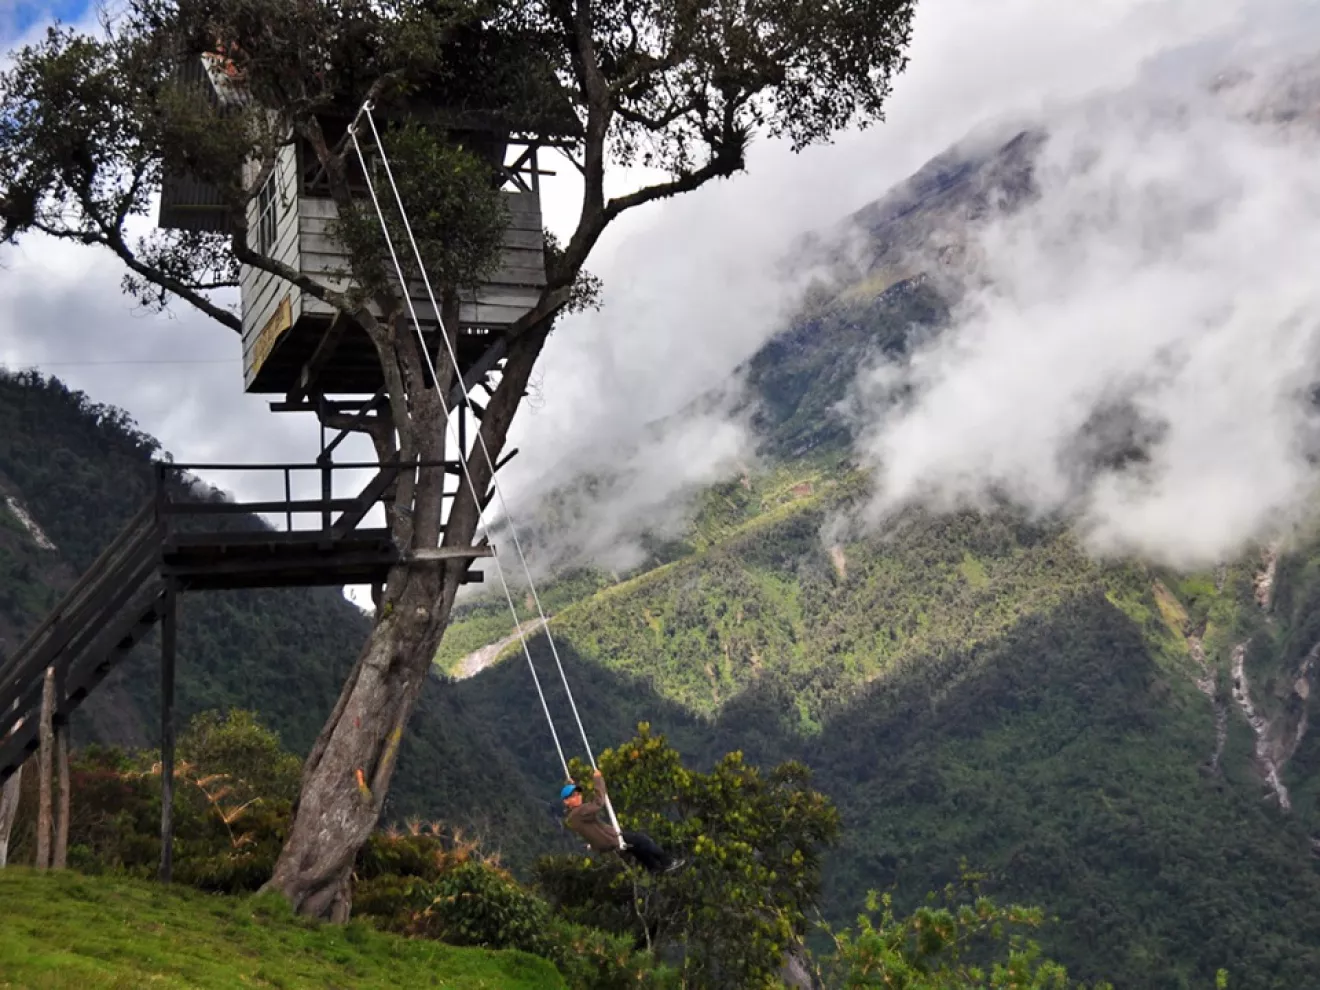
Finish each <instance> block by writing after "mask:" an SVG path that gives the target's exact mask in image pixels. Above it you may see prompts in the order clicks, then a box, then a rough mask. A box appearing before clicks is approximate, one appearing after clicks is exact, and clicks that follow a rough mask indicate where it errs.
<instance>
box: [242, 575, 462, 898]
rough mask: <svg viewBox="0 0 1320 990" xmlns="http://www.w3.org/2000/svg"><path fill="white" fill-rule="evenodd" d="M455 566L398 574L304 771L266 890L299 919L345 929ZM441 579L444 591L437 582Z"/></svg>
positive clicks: (447, 604)
mask: <svg viewBox="0 0 1320 990" xmlns="http://www.w3.org/2000/svg"><path fill="white" fill-rule="evenodd" d="M462 569H463V566H462V564H460V563H459V562H454V563H452V564H446V565H444V566H443V568H442V567H441V566H439V565H430V566H413V567H408V568H405V567H404V565H400V568H396V573H395V574H392V575H391V581H390V584H391V585H393V584H395V582H396V581H397V582H398V584H399V586H400V587H401V591H400V593H399V594H398V595H397V597H394V598H393V599H391V598H390V597H388V596H387V597H386V598H385V602H384V605H383V607H382V609H381V612H380V614H379V615H378V618H377V623H376V627H375V628H374V629H373V630H372V632H371V637H370V639H368V641H367V644H366V646H365V647H364V648H363V651H362V654H361V655H360V656H359V657H358V661H357V664H356V665H355V666H354V668H353V671H352V673H351V674H350V675H349V678H348V681H347V683H346V684H345V685H344V689H343V691H342V692H341V694H340V697H339V701H338V703H337V704H336V705H335V710H334V713H333V714H332V715H331V716H330V720H329V722H327V723H326V726H325V728H323V729H322V730H321V737H320V738H319V739H318V740H317V742H316V745H315V747H314V748H313V750H312V753H311V755H310V756H309V757H308V760H307V764H306V766H305V767H304V769H303V779H302V789H301V793H300V795H299V798H298V805H297V808H296V810H295V812H294V819H293V824H292V827H291V828H290V830H289V837H288V839H287V840H286V841H285V844H284V848H283V849H282V850H281V852H280V856H279V859H278V861H277V862H276V864H275V872H274V874H273V875H272V877H271V879H270V881H269V882H268V883H267V884H266V887H265V888H264V889H274V890H278V891H280V892H281V893H283V894H284V895H285V896H286V897H287V898H288V899H289V901H290V902H291V903H292V905H293V907H294V909H295V910H296V911H298V912H299V913H300V914H304V915H309V916H312V917H318V918H325V919H327V920H331V921H337V922H343V921H346V920H347V919H348V914H349V905H350V903H351V900H350V898H351V891H350V887H349V880H350V876H351V873H352V869H353V861H354V859H355V858H356V856H357V851H358V849H359V848H361V846H362V844H363V843H364V842H366V840H367V837H368V836H369V835H370V834H371V831H372V829H373V828H375V826H376V822H377V820H378V819H379V818H380V812H381V808H382V806H383V804H384V800H385V794H386V791H387V789H388V788H389V783H390V778H391V776H392V775H393V772H394V767H395V763H396V761H397V758H398V752H399V744H400V742H401V741H402V737H403V730H404V727H405V726H406V725H407V722H408V718H409V716H410V715H411V714H412V710H413V707H414V705H415V704H416V702H417V698H418V696H419V695H420V693H421V690H422V686H423V685H424V684H425V683H426V678H427V677H428V676H429V674H430V670H431V665H432V663H433V661H434V657H435V651H436V648H437V647H438V646H439V644H440V637H441V635H442V634H443V632H444V628H445V625H446V624H447V621H448V617H449V611H450V608H451V607H452V605H453V600H454V593H455V591H457V588H458V576H459V574H460V573H461V572H462ZM442 578H443V586H442V585H441V579H442Z"/></svg>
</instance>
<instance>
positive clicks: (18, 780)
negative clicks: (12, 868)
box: [0, 766, 23, 869]
mask: <svg viewBox="0 0 1320 990" xmlns="http://www.w3.org/2000/svg"><path fill="white" fill-rule="evenodd" d="M22 782H23V768H22V767H21V766H20V767H19V768H18V769H17V770H15V771H14V773H13V775H12V776H11V777H10V778H9V779H8V780H6V781H5V785H4V787H0V869H3V868H4V867H5V865H6V864H8V862H9V836H10V834H11V833H12V832H13V830H14V819H16V818H17V817H18V798H19V793H20V790H21V788H22Z"/></svg>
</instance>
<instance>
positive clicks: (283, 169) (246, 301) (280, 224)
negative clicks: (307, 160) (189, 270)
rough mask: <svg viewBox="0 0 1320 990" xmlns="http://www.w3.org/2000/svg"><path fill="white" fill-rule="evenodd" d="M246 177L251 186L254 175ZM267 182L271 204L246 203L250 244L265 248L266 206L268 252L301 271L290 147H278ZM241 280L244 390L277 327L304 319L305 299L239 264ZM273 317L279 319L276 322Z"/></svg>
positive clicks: (258, 199) (295, 176)
mask: <svg viewBox="0 0 1320 990" xmlns="http://www.w3.org/2000/svg"><path fill="white" fill-rule="evenodd" d="M244 178H245V179H246V180H247V181H248V182H251V181H253V180H255V178H256V176H255V175H251V176H245V177H244ZM271 178H272V181H273V190H274V193H275V195H274V198H273V201H272V202H270V203H269V204H267V202H266V201H264V200H263V197H262V196H260V195H258V196H256V197H254V198H253V200H252V202H251V203H249V204H248V210H247V223H248V228H247V229H248V244H249V245H250V246H251V247H253V248H254V249H255V250H257V251H262V250H263V245H262V243H261V237H262V224H263V219H262V216H261V213H262V210H263V207H266V206H267V205H269V208H270V209H272V210H273V211H274V217H273V227H274V245H273V246H272V247H270V248H269V250H268V252H267V253H268V255H269V256H270V257H271V258H272V259H274V260H275V261H280V262H283V263H284V264H286V265H288V266H289V267H290V268H293V269H301V268H302V254H301V242H300V238H299V236H298V212H299V211H298V199H299V189H298V155H297V150H296V149H295V148H294V147H293V145H292V144H288V145H285V146H284V147H283V148H281V149H280V151H279V157H278V158H277V159H276V163H275V171H274V173H273V174H272V176H271ZM266 223H267V224H270V223H271V220H269V219H268V220H267V221H266ZM267 230H269V226H268V227H267ZM240 280H241V282H242V289H241V293H242V300H243V378H244V385H245V386H246V385H251V384H252V378H253V376H254V375H255V373H256V371H255V369H257V368H260V366H261V363H262V361H263V360H264V359H265V356H266V353H268V352H269V349H270V347H271V346H272V345H273V344H274V342H275V340H276V339H277V337H278V328H279V327H280V326H281V325H282V326H285V327H287V326H291V325H292V324H294V323H297V322H298V319H299V317H300V316H302V312H303V310H302V306H303V299H302V292H301V291H300V290H298V289H297V288H295V287H293V286H291V285H289V283H287V282H285V281H284V280H283V279H281V278H279V277H278V276H275V275H272V274H270V273H269V272H264V271H262V270H260V269H258V268H252V267H250V266H248V265H243V266H242V271H241V273H240ZM281 307H285V308H286V312H283V313H281V312H280V309H281ZM277 315H278V316H279V319H278V320H276V319H275V318H276V316H277ZM267 328H268V332H267V333H265V334H263V333H262V330H263V329H267ZM254 351H257V353H254Z"/></svg>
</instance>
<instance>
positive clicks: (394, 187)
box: [353, 102, 624, 848]
mask: <svg viewBox="0 0 1320 990" xmlns="http://www.w3.org/2000/svg"><path fill="white" fill-rule="evenodd" d="M362 113H364V114H366V118H367V123H368V124H369V125H370V127H371V134H372V137H373V139H374V140H375V143H376V148H377V150H378V151H379V152H380V161H381V165H382V166H383V167H384V169H385V176H386V178H387V179H388V180H389V183H390V189H391V191H392V192H393V193H394V201H395V203H396V204H397V205H398V207H399V216H400V218H401V219H402V220H403V228H404V230H405V231H406V232H407V234H408V241H409V243H410V244H411V245H412V249H413V256H414V257H415V258H416V259H417V268H418V271H419V272H420V273H421V276H422V284H423V285H424V286H425V287H426V295H427V298H428V299H429V301H430V303H431V308H432V310H434V312H435V318H436V322H437V324H438V325H439V330H440V339H441V340H443V341H444V344H445V349H446V350H447V351H448V352H449V359H450V361H452V362H453V367H454V373H455V375H457V376H458V380H459V385H460V391H461V392H462V395H463V399H464V401H466V402H467V404H468V408H469V409H473V402H472V396H470V395H469V394H468V390H467V388H466V387H465V386H464V384H463V376H462V371H461V369H460V367H459V363H458V355H457V353H455V350H454V345H453V343H451V341H450V340H449V333H448V331H447V330H446V328H445V324H444V317H443V315H442V314H441V311H440V305H439V303H438V302H437V301H436V297H435V292H434V290H433V289H432V288H431V279H430V276H428V275H427V273H426V262H425V260H424V259H423V258H422V253H421V249H420V248H418V246H417V238H416V237H415V236H414V235H413V230H412V224H411V223H410V222H409V220H408V211H407V209H406V207H405V206H404V205H403V198H402V196H401V195H400V193H399V186H398V183H396V182H395V181H394V172H393V170H392V169H391V168H390V162H389V155H388V154H387V152H386V151H385V146H384V143H383V142H382V141H381V139H380V132H379V131H378V130H377V129H376V120H375V117H374V116H373V115H372V112H371V103H370V102H366V103H364V104H363V106H362ZM355 124H356V121H355ZM354 131H356V128H354ZM353 143H354V147H358V144H357V135H356V133H354V137H353ZM358 156H359V158H361V156H362V152H361V148H360V147H358ZM363 172H364V173H365V172H366V166H365V165H364V166H363ZM367 181H368V183H369V184H370V178H369V177H368V179H367ZM372 201H373V202H376V196H375V192H374V190H373V192H372ZM376 212H377V216H378V217H379V218H380V222H381V230H382V231H384V233H385V236H386V238H387V239H388V238H389V231H388V230H387V229H386V227H385V217H384V215H383V214H381V212H380V205H379V203H376ZM390 254H391V255H393V254H394V247H393V244H392V243H391V246H390ZM396 267H397V265H396ZM400 284H401V286H402V289H403V292H404V295H405V296H409V297H411V292H410V290H409V288H408V283H407V280H406V279H405V278H403V276H402V272H401V271H400ZM409 305H410V307H411V302H410V303H409ZM413 324H414V326H415V327H416V329H417V339H418V341H419V343H420V344H421V349H422V353H423V354H424V355H425V356H426V361H427V364H428V365H429V366H430V369H431V377H432V380H433V381H434V382H435V384H436V389H437V391H438V390H439V387H440V386H439V378H438V377H437V376H436V373H435V365H434V364H432V363H431V355H430V352H429V351H428V350H427V348H426V339H425V337H424V336H423V335H422V327H421V324H420V323H419V322H418V321H417V319H416V317H415V316H414V319H413ZM441 402H442V404H443V402H444V399H443V397H442V398H441ZM446 415H447V414H446ZM473 419H474V421H476V414H475V410H474V412H473ZM476 440H477V443H478V444H480V445H481V451H482V454H483V456H484V457H485V459H486V464H487V466H488V467H489V468H490V478H491V484H492V485H493V486H494V489H495V495H496V497H497V498H498V499H499V500H500V508H501V510H502V511H503V513H504V516H505V518H506V519H507V520H508V521H509V535H510V536H511V537H512V538H513V545H514V548H515V549H516V550H517V551H518V559H519V561H520V562H521V563H522V568H523V573H524V575H525V576H526V578H527V587H528V590H529V591H530V592H531V594H532V601H533V602H535V604H536V613H537V615H538V617H539V618H540V620H541V626H542V628H543V629H544V630H545V638H546V641H547V642H549V644H550V653H551V655H552V656H553V657H554V659H555V667H556V668H557V669H558V670H559V677H560V680H561V681H562V682H563V685H564V693H565V694H566V695H567V697H568V704H569V707H570V708H571V709H572V711H573V719H574V721H576V722H577V727H578V733H579V734H580V735H581V736H582V745H583V747H584V748H585V749H586V751H587V759H588V760H589V761H590V763H591V769H592V770H594V771H596V772H598V773H599V767H597V766H596V757H595V755H594V754H593V753H592V751H591V742H590V740H588V739H587V730H586V728H585V727H584V726H583V724H582V716H581V715H580V714H579V713H578V708H577V702H576V701H575V700H574V699H573V689H572V688H571V687H569V684H568V675H567V674H566V673H565V672H564V664H563V661H562V660H561V659H560V656H559V648H558V647H557V646H556V645H555V640H554V636H553V635H551V633H550V620H549V619H548V618H546V614H545V609H544V608H543V607H542V605H541V596H540V595H539V594H537V591H536V582H535V581H533V580H532V571H531V568H530V567H529V566H528V565H527V557H526V555H525V554H524V553H523V548H522V541H521V540H519V539H518V530H517V527H515V526H514V522H513V514H512V513H511V512H510V511H509V506H508V503H507V502H506V501H505V499H504V490H503V489H502V488H501V487H500V482H499V478H498V477H497V476H496V471H495V462H494V459H493V458H492V457H491V456H490V450H489V448H488V447H487V446H486V438H485V437H484V436H482V433H481V429H480V427H478V428H477V430H476ZM466 453H467V452H466V451H460V458H459V459H460V460H462V461H463V470H464V472H465V473H467V459H466ZM468 484H469V486H471V484H472V479H471V475H470V474H468ZM472 497H473V499H476V498H477V495H476V491H475V489H474V490H473V495H472ZM479 505H480V503H479V502H478V506H479ZM482 526H483V527H484V526H485V523H484V521H483V522H482ZM496 566H497V568H498V563H497V565H496ZM500 580H501V581H503V580H504V575H503V571H502V570H501V571H500ZM505 594H506V596H508V585H507V584H505ZM509 604H510V607H512V605H513V599H512V596H509ZM513 618H514V623H515V628H517V629H518V630H519V637H520V638H522V631H521V626H520V624H518V614H517V611H516V610H514V615H513ZM523 648H524V651H526V652H527V662H528V664H529V665H531V660H532V658H531V653H530V651H527V641H526V639H525V638H523ZM533 676H535V668H534V666H533ZM537 690H538V691H539V690H540V684H539V681H538V685H537ZM543 698H544V696H543ZM546 718H547V720H549V718H550V714H549V710H548V709H547V711H546ZM550 731H551V733H552V734H554V725H553V722H552V723H551V727H550ZM556 745H558V736H557V735H556ZM561 762H563V759H562V750H561ZM567 775H568V771H567V766H565V776H567ZM605 810H606V812H608V814H609V817H610V824H611V825H613V826H614V830H615V832H616V833H618V834H619V846H620V848H622V847H623V846H624V841H623V830H622V828H620V826H619V820H618V818H617V817H616V816H615V814H614V806H613V804H612V803H611V802H610V800H609V797H608V796H607V797H606V798H605Z"/></svg>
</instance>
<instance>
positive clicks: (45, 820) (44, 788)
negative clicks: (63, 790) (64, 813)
mask: <svg viewBox="0 0 1320 990" xmlns="http://www.w3.org/2000/svg"><path fill="white" fill-rule="evenodd" d="M54 714H55V668H54V667H47V668H46V677H45V680H44V681H43V684H42V688H41V722H40V723H39V726H38V729H37V731H38V734H39V736H40V739H41V743H40V746H39V748H38V750H37V863H36V866H37V869H38V870H45V869H49V868H50V840H51V831H52V821H51V800H50V798H51V795H50V770H51V760H52V759H54V756H55V754H54V752H53V750H54V742H55V740H54V736H53V728H52V725H51V723H52V720H53V718H54Z"/></svg>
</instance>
